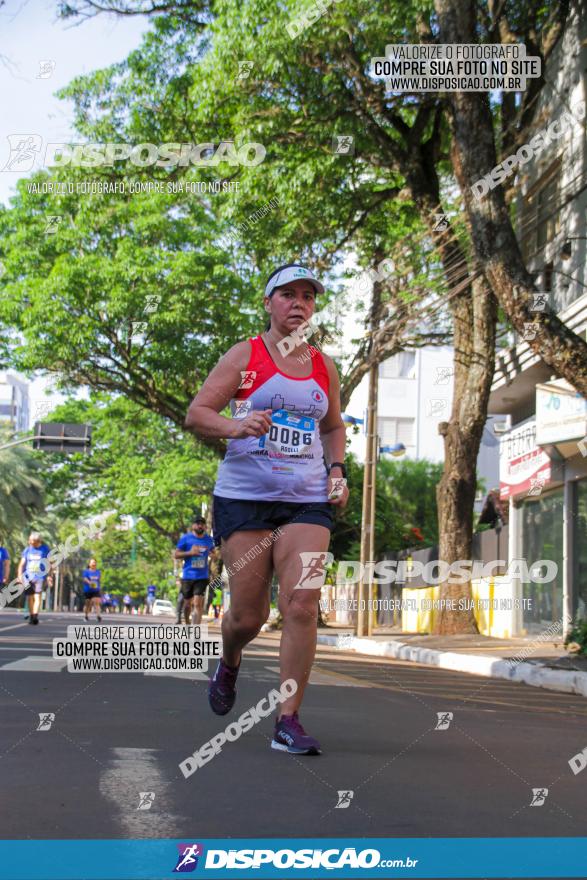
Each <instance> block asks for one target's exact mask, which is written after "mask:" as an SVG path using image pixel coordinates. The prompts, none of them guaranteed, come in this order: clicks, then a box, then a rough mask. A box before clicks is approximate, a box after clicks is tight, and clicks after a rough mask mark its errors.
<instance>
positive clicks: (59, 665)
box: [0, 656, 67, 672]
mask: <svg viewBox="0 0 587 880" xmlns="http://www.w3.org/2000/svg"><path fill="white" fill-rule="evenodd" d="M65 666H67V660H65V659H64V660H60V659H59V660H54V659H53V657H47V656H46V657H32V656H30V657H21V659H20V660H13V661H12V662H11V663H5V664H4V666H0V672H61V670H62V669H63V668H64V667H65Z"/></svg>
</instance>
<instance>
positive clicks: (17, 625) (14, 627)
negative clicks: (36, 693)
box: [0, 620, 30, 633]
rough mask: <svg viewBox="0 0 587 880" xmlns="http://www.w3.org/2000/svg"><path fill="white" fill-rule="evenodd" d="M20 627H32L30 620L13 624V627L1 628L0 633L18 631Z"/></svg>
mask: <svg viewBox="0 0 587 880" xmlns="http://www.w3.org/2000/svg"><path fill="white" fill-rule="evenodd" d="M20 626H30V624H29V622H28V620H25V621H24V623H13V624H12V626H3V627H2V628H0V633H3V632H6V631H7V630H9V629H18V628H19V627H20Z"/></svg>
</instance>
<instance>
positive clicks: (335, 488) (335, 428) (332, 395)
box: [318, 355, 349, 508]
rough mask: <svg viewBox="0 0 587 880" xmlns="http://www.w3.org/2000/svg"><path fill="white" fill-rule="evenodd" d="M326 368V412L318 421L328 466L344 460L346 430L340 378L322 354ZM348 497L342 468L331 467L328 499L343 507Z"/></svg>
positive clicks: (332, 365) (329, 361)
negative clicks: (341, 405) (342, 412)
mask: <svg viewBox="0 0 587 880" xmlns="http://www.w3.org/2000/svg"><path fill="white" fill-rule="evenodd" d="M322 357H323V358H324V362H325V364H326V367H327V369H328V375H329V378H330V386H329V390H328V412H327V413H326V415H325V416H324V418H323V419H320V422H319V423H318V424H319V426H320V439H321V440H322V446H323V448H324V458H325V459H326V464H327V465H328V466H329V467H330V465H331V464H332V462H333V461H340V462H344V456H345V450H346V430H345V426H344V422H343V420H342V416H341V414H340V380H339V378H338V370H337V369H336V366H335V364H334V362H333V361H332V359H331V358H329V357H328V356H327V355H322ZM348 497H349V490H348V488H347V485H346V479H344V478H343V474H342V470H341V469H340V468H339V467H333V468H332V469H331V471H330V474H329V476H328V501H329V502H330V504H333V505H335V506H336V507H341V508H342V507H345V506H346V503H347V501H348Z"/></svg>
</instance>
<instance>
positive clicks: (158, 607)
mask: <svg viewBox="0 0 587 880" xmlns="http://www.w3.org/2000/svg"><path fill="white" fill-rule="evenodd" d="M151 613H152V614H153V615H155V614H170V615H171V617H175V608H174V607H173V605H172V604H171V602H170V601H169V600H168V599H155V601H154V602H153V607H152V609H151Z"/></svg>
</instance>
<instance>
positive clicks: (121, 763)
mask: <svg viewBox="0 0 587 880" xmlns="http://www.w3.org/2000/svg"><path fill="white" fill-rule="evenodd" d="M158 755H159V751H158V750H157V749H128V748H114V749H111V750H110V756H109V760H108V768H107V769H106V770H105V771H104V772H103V773H102V774H101V776H100V795H101V796H102V797H103V798H105V799H106V800H107V801H109V802H110V806H111V810H112V812H113V813H114V818H115V819H116V821H117V822H118V823H120V830H121V832H122V834H121V836H122V837H123V838H131V839H134V838H151V837H152V836H153V834H154V832H155V831H156V833H157V837H159V836H160V835H161V837H175V836H176V834H177V828H178V827H179V825H180V824H181V822H182V818H181V817H180V816H176V815H174V814H173V813H172V812H171V799H170V796H169V789H170V786H169V785H168V781H169V780H167V779H166V778H165V775H164V773H163V772H162V770H161V769H160V768H159V766H158V760H157V756H158ZM141 791H143V792H153V793H154V795H155V798H154V799H153V802H152V806H151V808H150V809H149V810H138V809H137V807H138V805H139V798H140V795H139V792H141Z"/></svg>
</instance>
